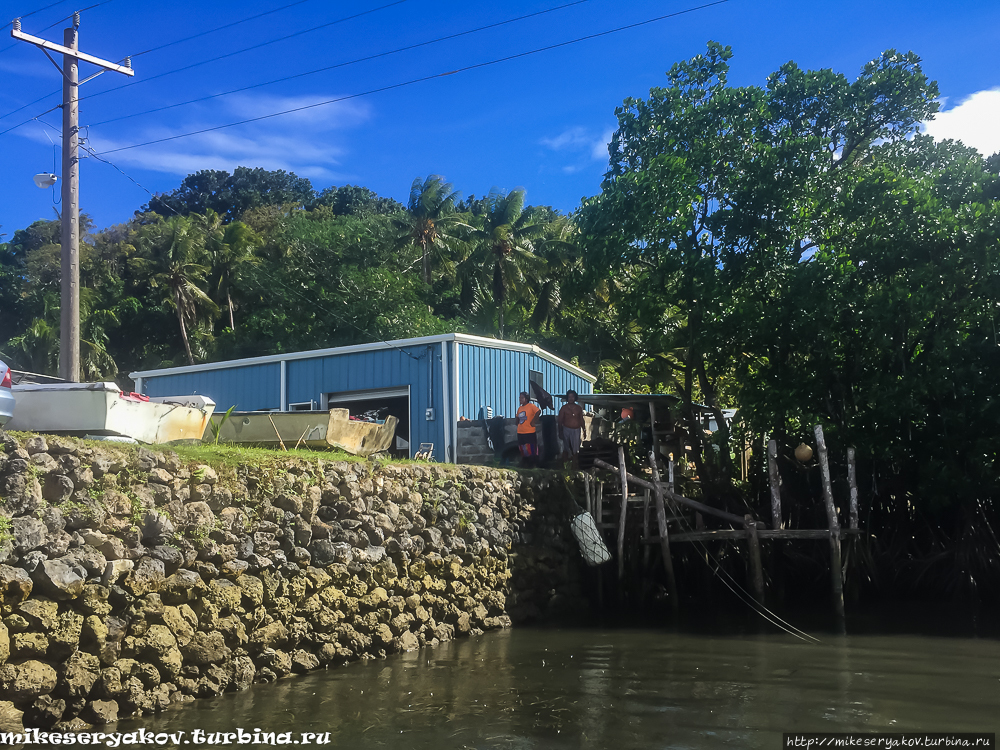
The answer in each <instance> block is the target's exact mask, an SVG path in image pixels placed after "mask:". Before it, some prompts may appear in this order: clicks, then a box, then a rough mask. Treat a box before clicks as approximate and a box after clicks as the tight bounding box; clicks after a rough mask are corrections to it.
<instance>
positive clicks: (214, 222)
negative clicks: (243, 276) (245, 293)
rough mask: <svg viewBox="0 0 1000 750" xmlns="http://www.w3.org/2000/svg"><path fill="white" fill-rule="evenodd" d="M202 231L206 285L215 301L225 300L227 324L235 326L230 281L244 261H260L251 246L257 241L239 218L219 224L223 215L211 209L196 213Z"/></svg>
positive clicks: (231, 283)
mask: <svg viewBox="0 0 1000 750" xmlns="http://www.w3.org/2000/svg"><path fill="white" fill-rule="evenodd" d="M198 219H199V221H200V222H201V224H202V227H203V229H204V232H205V251H206V252H207V254H208V259H209V263H210V264H211V273H210V282H211V283H210V284H209V288H211V289H214V290H215V299H216V300H217V302H220V303H221V302H222V299H223V298H225V300H226V309H227V310H228V312H229V328H230V330H232V331H235V330H236V319H235V317H234V315H233V296H232V290H233V284H234V282H236V281H238V280H239V276H240V272H241V271H242V270H243V269H244V268H245V267H246V266H248V265H255V264H257V263H259V262H260V260H259V259H258V258H257V256H256V255H255V254H254V250H256V248H257V247H258V245H259V244H260V238H259V237H258V236H257V233H256V232H254V231H253V229H251V228H250V227H249V226H247V225H246V224H244V223H243V222H242V221H233V222H230V223H229V224H223V218H222V217H221V216H220V215H219V214H217V213H216V212H215V211H213V210H212V209H208V210H207V211H206V212H205V215H204V216H198Z"/></svg>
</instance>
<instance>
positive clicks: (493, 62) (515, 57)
mask: <svg viewBox="0 0 1000 750" xmlns="http://www.w3.org/2000/svg"><path fill="white" fill-rule="evenodd" d="M727 2H729V0H715V2H711V3H705V4H703V5H697V6H694V7H691V8H686V9H685V10H679V11H676V12H674V13H668V14H666V15H662V16H657V17H656V18H650V19H648V20H646V21H638V22H636V23H631V24H627V25H625V26H619V27H617V28H614V29H609V30H607V31H599V32H596V33H594V34H587V35H586V36H581V37H577V38H576V39H570V40H569V41H565V42H559V43H557V44H550V45H547V46H545V47H538V48H536V49H533V50H528V51H527V52H518V53H516V54H513V55H506V56H505V57H500V58H497V59H495V60H489V61H487V62H482V63H475V64H473V65H466V66H464V67H462V68H457V69H455V70H450V71H448V72H446V73H435V74H433V75H429V76H422V77H420V78H413V79H411V80H409V81H403V82H401V83H393V84H389V85H387V86H381V87H379V88H375V89H369V90H368V91H362V92H361V93H358V94H347V95H345V96H338V97H336V98H334V99H326V100H324V101H321V102H315V103H313V104H305V105H302V106H301V107H292V108H291V109H285V110H281V111H279V112H271V113H270V114H266V115H259V116H258V117H249V118H247V119H245V120H238V121H236V122H230V123H226V124H224V125H214V126H212V127H210V128H201V129H200V130H193V131H191V132H188V133H178V134H177V135H171V136H167V137H165V138H156V139H154V140H151V141H144V142H142V143H133V144H131V145H129V146H120V147H118V148H113V149H109V150H107V151H103V152H102V153H104V154H114V153H117V152H119V151H128V150H130V149H133V148H142V147H144V146H152V145H155V144H158V143H167V142H169V141H176V140H178V139H181V138H190V137H191V136H195V135H202V134H204V133H211V132H214V131H216V130H224V129H226V128H232V127H236V126H237V125H246V124H249V123H252V122H260V121H261V120H269V119H271V118H274V117H280V116H282V115H288V114H292V113H294V112H302V111H304V110H308V109H315V108H316V107H323V106H326V105H328V104H334V103H336V102H343V101H348V100H349V99H357V98H359V97H362V96H370V95H372V94H378V93H381V92H384V91H392V90H394V89H400V88H404V87H406V86H412V85H414V84H417V83H424V82H426V81H432V80H435V79H438V78H444V77H446V76H451V75H455V74H457V73H465V72H468V71H470V70H478V69H480V68H487V67H490V66H492V65H499V64H500V63H505V62H510V61H511V60H518V59H521V58H524V57H529V56H531V55H537V54H539V53H541V52H549V51H551V50H554V49H560V48H562V47H568V46H569V45H571V44H578V43H580V42H585V41H589V40H591V39H598V38H600V37H604V36H608V35H610V34H617V33H619V32H622V31H627V30H629V29H634V28H638V27H640V26H646V25H648V24H651V23H656V22H657V21H662V20H665V19H668V18H675V17H677V16H681V15H684V14H686V13H693V12H695V11H698V10H703V9H704V8H711V7H712V6H715V5H722V4H724V3H727ZM0 135H2V133H0Z"/></svg>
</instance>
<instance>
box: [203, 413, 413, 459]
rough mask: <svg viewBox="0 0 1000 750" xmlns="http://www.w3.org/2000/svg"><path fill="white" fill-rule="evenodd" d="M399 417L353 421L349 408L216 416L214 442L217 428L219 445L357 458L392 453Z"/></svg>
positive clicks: (213, 421)
mask: <svg viewBox="0 0 1000 750" xmlns="http://www.w3.org/2000/svg"><path fill="white" fill-rule="evenodd" d="M397 422H398V420H397V419H396V417H393V416H389V417H387V418H386V419H385V421H383V422H366V421H362V420H358V419H351V415H350V412H349V411H348V410H347V409H331V410H330V411H329V412H325V411H284V412H282V411H274V412H271V411H244V412H238V411H234V412H232V413H231V414H230V415H229V416H228V417H227V416H226V415H225V414H215V415H214V416H213V417H212V425H213V426H212V431H211V439H212V440H215V430H216V429H218V437H219V442H220V443H240V444H244V445H246V444H249V445H258V446H263V447H269V448H271V447H274V448H276V447H278V446H279V445H283V446H284V447H285V448H286V449H289V450H294V449H295V448H297V447H300V446H303V445H304V446H306V447H307V448H313V449H319V450H323V449H328V448H330V447H333V448H340V449H341V450H345V451H347V452H348V453H353V454H354V455H356V456H369V455H371V454H372V453H378V452H380V451H386V450H389V448H390V447H392V441H393V438H394V437H395V436H396V424H397Z"/></svg>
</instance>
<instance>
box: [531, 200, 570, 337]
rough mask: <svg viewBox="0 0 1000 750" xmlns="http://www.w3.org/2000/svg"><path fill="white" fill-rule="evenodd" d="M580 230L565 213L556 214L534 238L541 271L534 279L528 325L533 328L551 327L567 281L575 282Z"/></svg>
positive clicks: (562, 302)
mask: <svg viewBox="0 0 1000 750" xmlns="http://www.w3.org/2000/svg"><path fill="white" fill-rule="evenodd" d="M579 234H580V230H579V229H578V228H577V226H576V225H575V224H574V223H573V220H572V219H571V218H570V217H568V216H559V217H557V218H555V219H553V220H552V221H550V222H548V223H546V224H545V227H544V230H543V236H542V237H541V239H539V240H536V242H535V249H536V251H537V253H538V255H539V256H540V257H541V258H542V259H543V260H544V261H545V268H544V271H543V272H542V273H541V274H540V275H539V279H538V282H537V286H538V292H537V299H536V301H535V308H534V310H533V311H532V313H531V324H532V327H533V328H534V329H535V331H539V330H541V329H542V328H548V329H549V330H550V331H551V329H552V322H553V320H554V319H555V318H556V317H557V316H558V315H559V314H560V313H561V312H562V311H563V308H564V304H565V303H564V296H563V291H564V289H565V287H566V286H567V283H568V282H569V284H570V285H572V282H574V281H579V280H580V277H581V276H582V273H583V261H582V259H581V257H580V249H579V246H578V245H577V238H578V237H579Z"/></svg>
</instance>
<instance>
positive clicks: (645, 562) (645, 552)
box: [642, 489, 653, 570]
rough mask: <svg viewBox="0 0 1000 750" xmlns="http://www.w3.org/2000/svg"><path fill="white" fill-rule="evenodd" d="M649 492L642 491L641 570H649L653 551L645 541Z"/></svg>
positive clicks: (647, 535) (647, 531)
mask: <svg viewBox="0 0 1000 750" xmlns="http://www.w3.org/2000/svg"><path fill="white" fill-rule="evenodd" d="M650 504H651V503H650V491H649V489H644V490H643V491H642V569H643V570H648V569H649V561H650V559H651V557H652V555H653V550H652V549H651V548H650V546H649V545H648V544H646V540H647V539H649V506H650Z"/></svg>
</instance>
